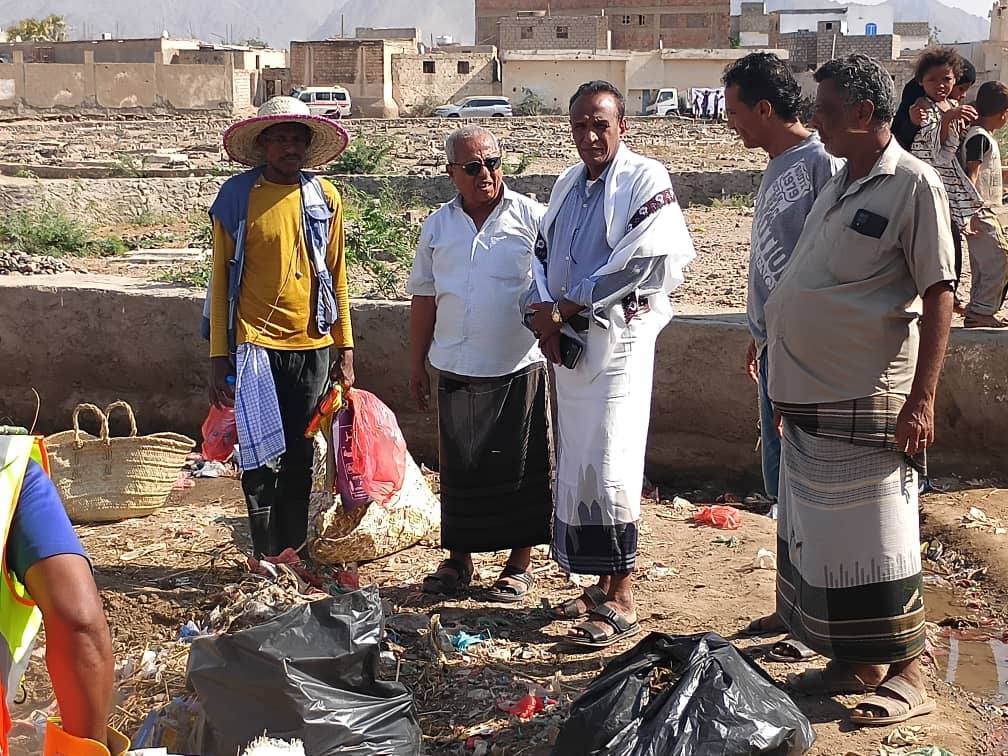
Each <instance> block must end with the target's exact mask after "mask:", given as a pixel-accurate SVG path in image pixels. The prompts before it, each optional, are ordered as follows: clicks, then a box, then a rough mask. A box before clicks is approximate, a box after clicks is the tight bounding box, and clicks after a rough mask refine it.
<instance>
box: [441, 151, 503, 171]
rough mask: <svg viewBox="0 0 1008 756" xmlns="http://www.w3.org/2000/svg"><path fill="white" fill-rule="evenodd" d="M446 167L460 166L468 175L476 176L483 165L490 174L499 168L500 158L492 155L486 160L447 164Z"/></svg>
mask: <svg viewBox="0 0 1008 756" xmlns="http://www.w3.org/2000/svg"><path fill="white" fill-rule="evenodd" d="M448 165H460V166H462V170H463V171H465V172H466V173H467V174H468V175H470V176H476V175H478V174H479V172H480V171H482V170H483V166H484V165H485V166H486V169H487V170H488V171H490V173H493V172H494V171H496V170H497V169H498V168H500V166H501V158H500V155H494V156H493V157H488V158H487V159H486V160H470V161H469V162H468V163H448Z"/></svg>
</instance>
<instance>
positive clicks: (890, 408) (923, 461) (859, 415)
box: [774, 392, 927, 476]
mask: <svg viewBox="0 0 1008 756" xmlns="http://www.w3.org/2000/svg"><path fill="white" fill-rule="evenodd" d="M906 400H907V397H906V394H896V393H892V392H889V393H884V394H877V395H875V396H867V397H865V398H863V399H849V400H847V401H843V402H827V403H823V404H787V403H786V402H774V408H775V409H776V410H777V411H778V412H780V413H781V415H782V416H783V417H784V418H786V419H787V420H789V421H790V422H792V423H794V425H796V426H797V427H798V428H800V429H801V430H803V431H805V433H808V434H809V435H810V436H816V437H818V438H829V439H833V440H834V441H845V442H847V443H848V444H854V446H870V447H873V448H876V449H888V450H889V451H895V452H902V451H903V449H897V448H896V420H897V418H899V413H900V411H901V410H902V409H903V405H904V404H906ZM906 458H907V462H908V463H909V464H910V466H911V467H912V468H913V469H915V470H916V471H917V472H918V473H920V474H921V475H924V476H926V475H927V456H926V455H925V453H924V452H919V453H917V454H914V455H909V454H908V455H906Z"/></svg>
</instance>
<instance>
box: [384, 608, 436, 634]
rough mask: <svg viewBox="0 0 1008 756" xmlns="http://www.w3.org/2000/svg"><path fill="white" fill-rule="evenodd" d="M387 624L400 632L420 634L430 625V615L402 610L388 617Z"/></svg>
mask: <svg viewBox="0 0 1008 756" xmlns="http://www.w3.org/2000/svg"><path fill="white" fill-rule="evenodd" d="M385 626H386V627H389V628H392V629H393V630H395V631H396V632H399V633H413V634H414V635H420V633H421V632H422V631H426V630H427V629H428V628H429V627H430V617H428V616H427V615H426V614H421V613H420V612H402V613H401V614H393V615H392V616H391V617H389V618H388V619H386V620H385Z"/></svg>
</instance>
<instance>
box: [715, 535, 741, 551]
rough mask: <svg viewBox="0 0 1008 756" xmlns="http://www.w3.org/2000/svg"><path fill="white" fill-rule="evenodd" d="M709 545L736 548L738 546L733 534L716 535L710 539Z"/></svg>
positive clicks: (737, 540)
mask: <svg viewBox="0 0 1008 756" xmlns="http://www.w3.org/2000/svg"><path fill="white" fill-rule="evenodd" d="M711 545H713V546H718V545H720V546H727V547H728V548H729V549H737V548H738V547H739V539H738V538H736V537H735V536H718V537H717V538H714V539H713V540H711Z"/></svg>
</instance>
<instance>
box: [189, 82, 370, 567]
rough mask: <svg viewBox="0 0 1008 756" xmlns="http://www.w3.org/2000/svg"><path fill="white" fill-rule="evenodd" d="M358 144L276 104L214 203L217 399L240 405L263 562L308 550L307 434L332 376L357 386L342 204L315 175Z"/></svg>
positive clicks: (229, 143)
mask: <svg viewBox="0 0 1008 756" xmlns="http://www.w3.org/2000/svg"><path fill="white" fill-rule="evenodd" d="M347 141H348V137H347V133H346V132H345V131H344V130H343V128H342V127H341V126H339V125H338V124H336V123H335V122H333V121H330V120H329V119H327V118H322V117H320V116H313V115H311V113H310V111H309V110H308V106H307V105H305V104H304V103H302V102H300V101H299V100H297V99H295V98H293V97H274V98H272V99H270V100H268V101H266V102H265V103H264V104H263V105H262V107H260V108H259V112H258V114H257V115H256V116H254V117H252V118H247V119H245V120H243V121H240V122H238V123H236V124H234V125H233V126H231V127H230V128H229V129H228V130H227V131H226V132H225V134H224V149H225V150H227V153H228V155H229V156H230V157H231V159H232V160H235V161H236V162H239V163H242V164H244V165H247V166H251V170H248V171H245V172H244V173H241V174H239V175H237V176H233V177H232V178H230V179H228V180H227V181H226V182H225V183H224V185H223V186H222V187H221V189H220V192H219V193H218V195H217V198H216V200H215V201H214V203H213V205H212V206H211V208H210V216H211V218H212V220H213V275H212V279H211V284H210V287H209V290H208V296H207V305H206V306H205V307H204V316H205V320H208V321H209V322H208V324H207V323H205V326H206V325H208V326H209V327H208V328H206V329H205V330H208V331H209V339H210V401H211V403H212V404H214V405H216V406H218V407H220V406H225V405H231V404H234V408H235V420H236V424H237V429H238V448H239V462H240V465H241V469H242V489H243V490H244V493H245V499H246V503H247V505H248V513H249V529H250V530H251V533H252V544H253V549H254V552H255V556H256V557H257V558H259V557H262V556H273V555H277V554H279V553H280V552H282V551H284V550H285V549H288V548H291V549H295V550H297V549H300V548H301V547H302V546H303V544H304V541H305V531H306V528H307V524H308V495H309V492H310V490H311V470H312V461H313V447H312V442H311V440H307V439H305V437H304V431H305V427H306V426H307V425H308V423H309V421H310V420H311V416H312V412H313V409H314V406H315V404H316V401H317V400H318V397H319V396H320V395H321V393H322V392H323V390H324V388H325V384H326V380H327V379H330V380H333V381H340V382H341V383H342V384H343V385H344V387H349V386H350V385H352V384H353V379H354V373H353V336H352V334H351V330H350V303H349V298H348V295H347V283H346V263H345V257H344V250H343V210H342V202H341V199H340V195H339V193H338V192H337V191H336V188H335V187H333V185H332V184H330V183H329V182H328V181H325V180H323V179H319V178H316V177H315V176H313V175H311V174H310V173H306V172H305V169H306V168H313V167H317V166H321V165H325V164H326V163H329V162H331V161H332V160H333V159H335V158H336V156H337V155H339V154H340V153H341V152H342V151H343V149H344V148H345V147H346V144H347ZM332 347H335V349H331V348H332ZM330 354H331V358H330Z"/></svg>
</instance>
